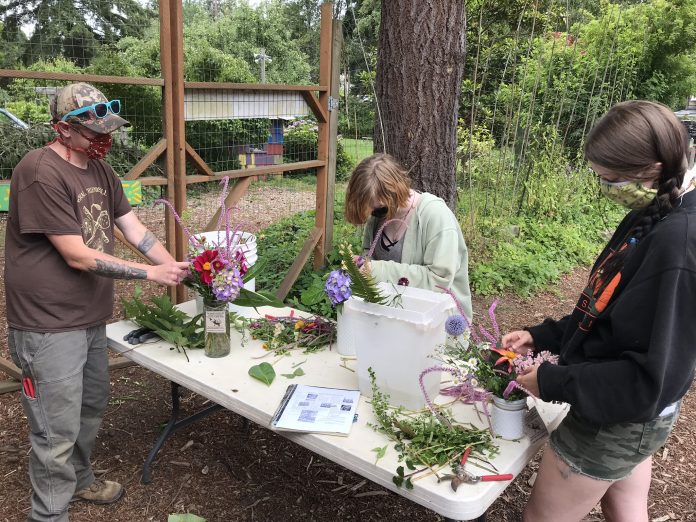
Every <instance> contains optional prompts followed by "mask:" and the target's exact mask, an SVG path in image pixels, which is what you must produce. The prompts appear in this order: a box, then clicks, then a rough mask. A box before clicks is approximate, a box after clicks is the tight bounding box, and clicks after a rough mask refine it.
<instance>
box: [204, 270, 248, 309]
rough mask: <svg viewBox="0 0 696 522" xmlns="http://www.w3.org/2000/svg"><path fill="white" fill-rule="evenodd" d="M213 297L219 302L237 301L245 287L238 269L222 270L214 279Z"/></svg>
mask: <svg viewBox="0 0 696 522" xmlns="http://www.w3.org/2000/svg"><path fill="white" fill-rule="evenodd" d="M212 287H213V295H215V298H216V299H217V300H218V301H224V302H230V301H234V300H235V299H237V296H239V291H240V289H242V288H243V287H244V280H243V279H242V275H241V274H240V273H239V270H238V269H237V268H236V267H233V268H226V269H224V270H222V271H221V272H220V273H219V274H217V275H216V276H215V279H213V284H212Z"/></svg>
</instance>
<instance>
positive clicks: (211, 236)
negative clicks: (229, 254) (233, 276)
mask: <svg viewBox="0 0 696 522" xmlns="http://www.w3.org/2000/svg"><path fill="white" fill-rule="evenodd" d="M240 235H241V236H240ZM193 237H195V238H196V239H197V240H198V241H200V242H202V243H203V244H204V245H206V246H208V247H210V248H219V249H225V248H226V247H227V231H225V230H211V231H209V232H200V233H198V234H194V235H193ZM230 243H232V251H233V252H236V251H237V250H240V251H242V252H243V253H244V258H245V259H246V262H247V264H248V265H249V266H250V267H251V266H252V265H253V264H254V263H256V261H257V260H258V255H257V254H256V236H255V235H254V234H252V233H251V232H237V233H236V234H234V235H232V232H230Z"/></svg>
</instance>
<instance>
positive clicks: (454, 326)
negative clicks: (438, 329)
mask: <svg viewBox="0 0 696 522" xmlns="http://www.w3.org/2000/svg"><path fill="white" fill-rule="evenodd" d="M468 326H469V322H468V321H467V320H466V319H465V318H464V316H462V315H459V314H456V315H450V316H449V317H448V318H447V320H446V321H445V330H446V331H447V333H448V334H450V335H451V336H452V337H457V336H458V335H462V334H463V333H464V332H465V331H466V329H467V327H468Z"/></svg>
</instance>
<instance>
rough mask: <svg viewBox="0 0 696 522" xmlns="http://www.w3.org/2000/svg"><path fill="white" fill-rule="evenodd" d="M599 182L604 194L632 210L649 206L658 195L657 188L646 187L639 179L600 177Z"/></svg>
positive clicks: (600, 189)
mask: <svg viewBox="0 0 696 522" xmlns="http://www.w3.org/2000/svg"><path fill="white" fill-rule="evenodd" d="M599 183H600V185H599V191H600V192H601V193H602V194H604V195H605V196H606V197H608V198H609V199H611V200H612V201H613V202H615V203H618V204H619V205H622V206H624V207H627V208H630V209H632V210H636V209H641V208H645V207H647V206H648V205H649V204H650V203H651V202H652V200H653V199H655V196H657V189H654V188H646V187H644V186H643V184H642V183H639V182H637V181H619V182H610V181H604V180H603V179H600V180H599Z"/></svg>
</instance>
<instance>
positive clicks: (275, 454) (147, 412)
mask: <svg viewBox="0 0 696 522" xmlns="http://www.w3.org/2000/svg"><path fill="white" fill-rule="evenodd" d="M302 194H304V195H301V194H300V195H298V194H294V195H292V196H287V195H282V194H279V195H278V198H283V197H292V198H293V199H292V201H293V202H297V204H295V203H293V205H291V206H294V207H295V208H293V209H292V210H293V211H296V210H300V208H297V207H300V206H302V205H303V204H306V205H308V207H307V208H311V207H312V205H313V195H312V194H310V195H307V194H306V193H302ZM262 200H263V201H267V202H268V203H267V205H268V208H267V212H263V211H260V212H259V211H254V213H253V214H249V217H248V218H247V219H248V221H249V222H250V223H256V224H257V225H258V227H259V228H261V227H263V226H266V224H267V222H266V221H263V220H265V219H273V220H275V219H277V218H278V217H280V215H281V213H280V212H279V211H278V212H276V214H275V215H273V216H271V215H270V214H271V213H272V212H274V209H280V208H281V207H282V204H281V203H280V202H279V201H280V200H275V199H273V200H272V199H270V198H268V197H262ZM300 202H303V203H300ZM258 204H259V201H258V200H257V201H256V202H255V205H258ZM203 206H204V207H205V208H207V207H208V206H209V205H208V204H207V203H206V204H205V205H203ZM255 216H258V219H257V217H255ZM160 217H161V214H159V213H158V212H157V213H153V214H152V217H151V218H148V217H147V212H145V213H144V215H143V219H144V220H145V221H146V222H148V224H149V225H150V226H152V227H153V229H154V230H156V231H157V228H156V226H157V223H158V221H160ZM0 230H4V224H3V226H2V228H0ZM3 244H4V242H3ZM586 277H587V273H586V270H584V269H579V270H576V271H575V272H573V273H572V274H569V275H567V276H566V277H564V278H563V280H562V281H561V282H560V283H559V284H557V285H556V286H554V288H553V289H552V290H551V291H548V292H542V293H540V294H539V295H537V296H535V297H534V298H530V299H521V298H519V297H517V296H513V295H503V296H501V297H500V300H499V306H498V314H497V315H498V320H499V323H500V325H501V329H502V330H503V331H506V330H509V329H511V328H517V327H520V326H524V325H529V324H534V323H537V322H539V321H541V320H542V319H543V318H544V317H546V316H554V317H558V316H560V315H561V314H563V313H564V312H566V311H569V310H571V309H572V306H573V305H574V303H575V299H576V296H577V295H578V293H579V291H580V290H581V289H582V287H583V285H584V282H585V280H586ZM119 290H120V291H121V292H124V293H125V295H129V294H128V292H129V291H132V289H130V287H129V286H128V285H124V286H121V287H120V288H119ZM2 291H3V290H2V288H0V292H2ZM0 298H1V300H0V317H4V295H3V296H0ZM490 303H491V299H482V298H476V299H475V303H474V308H475V311H476V312H477V313H479V314H485V310H486V309H487V308H488V306H489V305H490ZM2 323H4V321H2ZM2 328H4V324H3V326H2ZM2 333H3V334H4V331H3V332H2ZM4 341H5V339H4V338H2V339H0V345H1V346H5V342H4ZM2 353H3V355H6V352H5V351H4V348H3V352H2ZM111 381H112V390H113V391H112V399H111V402H110V404H109V407H108V409H107V412H106V415H105V419H104V424H103V428H102V430H101V432H100V435H99V438H98V440H97V446H96V448H95V452H94V460H95V463H94V464H95V469H96V470H98V471H99V472H103V473H104V474H105V476H107V477H108V478H110V479H114V480H118V481H120V482H122V483H123V484H125V485H126V488H127V495H126V496H125V497H124V498H123V499H122V500H121V501H120V502H119V503H118V504H116V505H114V506H110V507H98V506H91V505H88V504H84V503H83V504H75V505H73V507H72V508H71V520H73V521H74V522H94V521H103V520H110V521H113V522H132V521H164V520H166V519H167V515H168V514H169V513H175V512H179V513H183V512H191V513H195V514H199V515H201V516H204V517H206V518H207V520H208V521H209V522H227V521H273V522H274V521H283V522H286V521H302V522H305V521H320V522H321V521H331V522H333V521H344V520H345V521H371V520H385V521H389V520H391V521H402V520H408V521H435V520H442V518H441V517H439V516H438V515H435V514H434V513H433V512H431V511H429V510H427V509H426V508H423V507H420V506H417V505H415V504H413V503H411V502H409V501H407V500H405V499H403V498H401V497H399V496H398V495H396V494H394V493H391V492H389V491H387V490H385V489H383V488H381V487H379V486H376V485H375V484H373V483H371V482H369V481H365V480H364V479H363V478H362V477H360V476H358V475H356V474H354V473H351V472H349V471H347V470H345V469H344V468H342V467H341V466H338V465H336V464H333V463H332V462H330V461H328V460H326V459H323V458H321V457H319V456H316V455H314V454H312V453H311V452H309V451H308V450H305V449H304V448H301V447H300V446H297V445H295V444H293V443H291V442H289V441H287V440H285V439H283V438H282V437H280V436H278V435H276V434H275V433H273V432H271V431H269V430H267V429H265V428H263V427H260V426H255V425H254V426H252V427H251V430H250V432H248V433H247V432H246V431H244V429H243V422H242V418H241V417H239V416H237V415H235V414H233V413H229V412H220V413H216V414H214V415H212V416H211V417H208V418H207V419H205V420H203V421H201V422H198V423H196V424H194V425H192V426H189V427H187V428H185V429H183V430H181V431H179V432H178V433H176V434H175V435H174V436H173V437H172V438H171V439H170V440H169V441H167V443H166V445H165V446H164V448H163V449H162V451H161V452H160V455H159V458H158V460H157V462H156V463H155V465H154V467H153V478H154V481H153V483H152V484H150V485H147V486H146V485H143V484H141V482H140V474H141V470H142V463H143V461H144V459H145V457H146V455H147V452H148V451H149V450H150V448H151V447H152V444H153V442H154V440H155V439H156V437H157V435H158V433H159V431H160V429H161V427H162V425H163V423H165V422H166V421H167V418H168V415H169V411H170V397H169V384H168V382H167V381H166V380H164V379H162V378H160V377H158V376H156V375H154V374H152V373H150V372H149V371H146V370H144V369H141V368H137V367H131V368H126V369H122V370H116V371H114V372H113V373H112V377H111ZM203 404H204V401H203V400H202V399H201V398H200V397H198V396H197V395H195V394H193V393H190V392H185V393H184V399H183V402H182V407H183V409H184V412H183V414H187V413H191V412H194V411H196V409H197V408H199V407H201V406H202V405H203ZM694 440H696V393H694V391H693V389H692V391H691V392H690V394H689V395H687V397H686V399H685V401H684V405H683V408H682V415H681V417H680V419H679V422H678V423H677V426H676V429H675V432H674V434H673V436H672V437H671V438H670V440H669V442H668V443H667V445H666V446H665V448H664V449H663V450H661V451H660V452H658V454H657V455H656V456H655V464H654V473H653V476H654V480H653V484H652V488H651V491H650V517H651V520H652V521H653V522H658V521H659V522H667V521H669V520H678V521H683V522H687V521H694V520H696V507H694V506H695V504H694V501H693V493H692V487H691V485H692V484H693V483H694V474H695V473H694V466H693V463H694V461H695V460H696V450H694V445H693V441H694ZM28 451H29V444H28V441H27V426H26V421H25V419H24V416H23V413H22V408H21V405H20V403H19V395H18V394H17V393H13V394H5V395H1V396H0V513H1V514H0V521H1V520H4V521H7V522H19V521H22V520H24V519H25V517H26V513H27V511H28V506H29V496H30V493H31V486H30V484H29V480H28V476H27V460H28V457H27V455H28ZM536 465H537V464H536V461H535V462H532V463H531V464H530V466H528V467H527V469H526V470H525V471H524V472H523V473H522V474H521V475H520V476H519V477H518V478H517V479H516V480H515V481H514V482H513V483H512V484H510V486H508V488H507V489H506V491H505V493H504V494H503V495H502V496H501V497H500V498H499V499H498V500H497V501H496V502H495V503H494V504H493V506H492V507H491V509H490V511H489V517H488V520H489V521H490V522H499V521H500V522H502V521H517V520H520V514H521V509H522V507H523V506H524V503H525V501H526V499H527V497H528V495H529V491H530V486H529V485H528V480H529V478H530V476H531V474H532V473H533V471H534V470H535V469H536ZM586 520H587V521H590V520H594V521H601V520H603V518H602V516H601V513H594V512H593V514H591V515H590V517H588V518H587V519H586Z"/></svg>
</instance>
